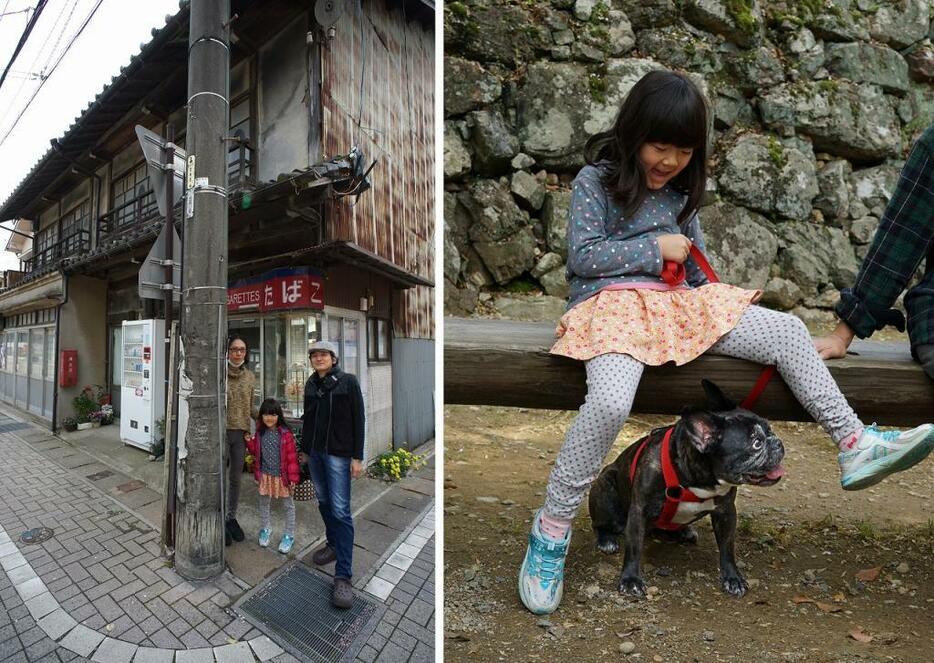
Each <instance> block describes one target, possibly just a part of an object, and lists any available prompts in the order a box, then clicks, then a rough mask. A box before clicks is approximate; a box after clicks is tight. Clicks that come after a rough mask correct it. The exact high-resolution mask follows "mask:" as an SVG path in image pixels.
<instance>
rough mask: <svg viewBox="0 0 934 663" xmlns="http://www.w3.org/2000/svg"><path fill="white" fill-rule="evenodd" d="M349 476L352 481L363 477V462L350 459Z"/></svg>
mask: <svg viewBox="0 0 934 663" xmlns="http://www.w3.org/2000/svg"><path fill="white" fill-rule="evenodd" d="M350 476H351V478H353V479H357V478H358V477H361V476H363V462H362V461H359V460H357V459H356V458H352V459H351V460H350Z"/></svg>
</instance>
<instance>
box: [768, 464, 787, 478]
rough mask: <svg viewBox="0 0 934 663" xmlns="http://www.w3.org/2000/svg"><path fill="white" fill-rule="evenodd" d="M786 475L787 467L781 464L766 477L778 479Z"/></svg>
mask: <svg viewBox="0 0 934 663" xmlns="http://www.w3.org/2000/svg"><path fill="white" fill-rule="evenodd" d="M783 476H785V468H784V467H782V466H781V465H779V466H778V467H776V468H775V469H773V470H771V471H770V472H768V473H767V474H766V475H765V478H766V479H778V478H780V477H783Z"/></svg>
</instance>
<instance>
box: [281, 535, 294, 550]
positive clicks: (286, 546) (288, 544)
mask: <svg viewBox="0 0 934 663" xmlns="http://www.w3.org/2000/svg"><path fill="white" fill-rule="evenodd" d="M293 543H295V537H294V536H292V535H291V534H285V535H283V537H282V540H281V541H280V542H279V552H281V553H282V554H283V555H288V554H289V551H290V550H292V544H293Z"/></svg>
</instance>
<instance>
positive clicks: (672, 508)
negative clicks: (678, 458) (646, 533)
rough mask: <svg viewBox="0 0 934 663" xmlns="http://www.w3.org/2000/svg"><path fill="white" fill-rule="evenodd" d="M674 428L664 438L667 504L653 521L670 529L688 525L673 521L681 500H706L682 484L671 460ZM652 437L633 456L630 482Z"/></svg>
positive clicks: (661, 526) (656, 525)
mask: <svg viewBox="0 0 934 663" xmlns="http://www.w3.org/2000/svg"><path fill="white" fill-rule="evenodd" d="M674 429H675V427H674V426H670V427H669V428H668V430H666V431H665V437H663V438H662V476H663V477H664V478H665V504H664V506H662V512H661V514H659V516H658V518H657V519H656V520H655V522H654V523H653V527H656V528H658V529H664V530H669V531H673V530H679V529H684V528H685V527H686V526H687V525H681V524H678V523H676V522H673V521H674V517H675V514H676V513H678V505H679V504H681V502H703V501H704V500H702V499H701V498H699V497H698V496H697V495H695V494H694V493H692V492H691V491H690V489H688V488H685V487H684V486H682V485H681V481H680V480H679V479H678V471H677V470H676V469H675V464H674V463H672V462H671V433H672V432H673V431H674ZM650 439H651V438H648V437H647V438H645V440H644V441H643V442H642V444H640V445H639V448H638V449H637V450H636V455H635V456H634V457H633V459H632V464H631V465H630V466H629V483H633V480H634V479H635V476H636V467H637V466H638V464H639V456H641V455H642V451H643V450H644V449H645V447H646V445H647V444H648V443H649V440H650Z"/></svg>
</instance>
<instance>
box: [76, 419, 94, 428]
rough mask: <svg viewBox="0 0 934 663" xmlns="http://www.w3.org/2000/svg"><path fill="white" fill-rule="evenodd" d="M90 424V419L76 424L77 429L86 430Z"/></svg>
mask: <svg viewBox="0 0 934 663" xmlns="http://www.w3.org/2000/svg"><path fill="white" fill-rule="evenodd" d="M91 426H92V424H91V422H90V421H85V422H84V423H83V424H78V430H87V429H88V428H90V427H91Z"/></svg>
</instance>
